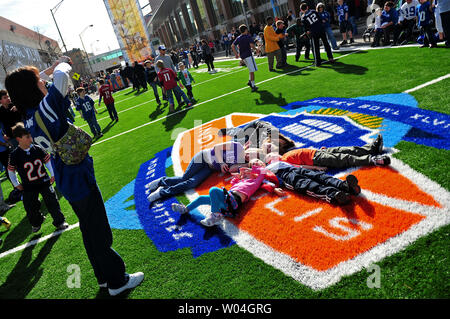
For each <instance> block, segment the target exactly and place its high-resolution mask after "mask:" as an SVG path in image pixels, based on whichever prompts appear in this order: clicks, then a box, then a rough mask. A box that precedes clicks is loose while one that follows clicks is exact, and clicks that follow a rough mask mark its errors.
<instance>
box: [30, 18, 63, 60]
mask: <svg viewBox="0 0 450 319" xmlns="http://www.w3.org/2000/svg"><path fill="white" fill-rule="evenodd" d="M33 29H34V32H35V33H36V42H37V43H38V45H39V48H40V50H39V53H40V55H41V58H42V61H43V62H44V63H46V64H47V65H51V64H52V62H53V61H55V60H57V59H58V56H59V55H60V54H61V50H60V49H59V47H58V46H55V47H52V44H51V42H50V40H48V39H45V37H44V36H43V35H42V33H41V32H40V31H41V29H40V28H39V27H38V26H35V27H34V28H33Z"/></svg>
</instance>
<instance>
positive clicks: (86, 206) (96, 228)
mask: <svg viewBox="0 0 450 319" xmlns="http://www.w3.org/2000/svg"><path fill="white" fill-rule="evenodd" d="M89 188H90V193H89V196H87V197H86V198H84V199H82V200H80V201H77V202H69V203H70V205H71V206H72V208H73V211H74V212H75V214H76V215H77V217H78V220H79V221H80V231H81V235H82V237H83V243H84V247H85V249H86V254H87V256H88V258H89V261H90V262H91V265H92V268H93V270H94V275H95V277H96V278H97V281H98V283H99V284H103V283H107V284H108V288H111V289H117V288H119V287H122V286H123V285H124V284H126V283H127V282H128V278H129V275H128V274H127V273H126V271H125V263H124V262H123V260H122V257H120V255H119V254H118V253H117V252H116V251H115V250H114V249H113V248H112V247H111V246H112V243H113V235H112V232H111V228H110V226H109V222H108V217H107V214H106V209H105V205H104V204H103V198H102V194H101V193H100V190H99V189H98V186H97V184H94V185H90V186H89Z"/></svg>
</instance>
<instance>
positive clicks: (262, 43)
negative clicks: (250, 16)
mask: <svg viewBox="0 0 450 319" xmlns="http://www.w3.org/2000/svg"><path fill="white" fill-rule="evenodd" d="M415 1H416V0H406V2H405V3H404V4H403V5H402V7H401V9H400V16H399V18H398V20H397V18H396V15H395V13H394V11H395V12H396V9H395V7H394V4H393V2H391V1H387V2H386V3H385V4H384V7H383V10H378V12H377V13H376V14H377V18H376V28H375V29H376V30H375V32H376V38H375V41H374V43H375V46H377V45H379V41H380V39H381V38H382V37H384V41H383V43H384V44H388V42H389V36H390V33H393V35H394V43H393V44H399V41H400V40H402V42H401V44H404V43H405V41H409V40H412V39H411V36H412V34H413V33H412V28H413V27H414V26H415V25H417V26H418V27H419V28H420V31H421V32H422V34H423V35H424V44H423V47H426V46H428V45H429V46H430V47H434V46H435V44H436V41H435V39H434V36H433V34H432V30H433V27H434V23H435V22H434V21H435V20H436V27H437V29H438V31H439V30H442V31H439V32H440V33H441V36H442V39H444V38H445V36H446V35H447V33H445V30H448V29H445V28H444V29H440V27H438V21H437V20H438V19H437V17H438V16H437V15H436V14H433V12H434V13H436V10H435V8H436V7H440V11H439V12H440V15H442V16H445V14H446V13H447V12H449V11H450V10H449V9H450V8H447V7H446V6H445V5H448V3H446V2H444V1H441V0H439V4H438V5H437V6H436V1H435V0H432V1H431V2H430V1H429V0H419V1H420V4H417V3H416V2H415ZM337 4H338V6H337V11H336V13H331V12H329V11H328V10H327V8H326V6H325V5H324V4H323V3H319V4H317V6H316V7H310V4H308V3H307V2H302V3H301V4H300V16H299V17H295V15H294V14H293V12H289V14H288V15H287V16H286V17H285V18H283V19H278V18H273V17H267V18H266V25H265V26H261V25H258V24H256V23H252V24H251V25H250V26H247V25H241V26H239V27H238V28H232V29H231V31H230V32H224V34H223V36H222V39H221V41H222V42H220V41H219V40H217V41H215V42H213V41H207V40H206V39H203V40H201V41H199V42H196V43H195V44H193V45H192V46H190V47H189V48H183V49H177V50H175V49H173V50H170V52H168V51H169V50H167V48H166V47H165V46H164V45H161V46H159V47H158V52H159V54H158V55H157V56H155V57H151V58H148V59H146V60H145V61H140V62H139V61H134V62H133V64H132V65H129V63H126V65H125V67H124V68H117V69H114V70H112V71H111V72H101V73H100V74H98V77H97V78H96V79H89V80H87V81H83V82H82V83H81V85H80V86H79V87H78V88H75V89H74V88H70V87H69V83H70V75H69V73H70V72H71V65H72V62H71V59H70V58H68V57H64V56H63V57H61V58H59V59H58V61H56V62H55V63H54V64H53V65H52V66H51V67H49V68H47V69H45V70H43V71H41V72H39V70H37V68H35V67H32V66H25V67H21V68H18V69H17V70H14V71H13V72H11V73H9V74H7V76H6V79H5V87H6V90H0V102H1V106H0V125H1V130H2V132H3V134H0V161H1V163H2V165H3V166H4V167H5V168H6V169H7V175H6V177H7V179H8V181H9V183H11V185H12V187H13V189H14V191H13V192H14V196H12V195H11V194H13V192H12V193H11V194H10V196H9V198H8V203H6V202H5V200H4V198H3V192H1V188H0V195H1V196H0V214H3V213H4V212H6V211H7V210H9V209H11V208H12V207H14V202H17V201H18V200H23V204H24V209H25V212H26V216H27V218H28V220H29V222H30V224H31V226H32V227H31V230H32V232H37V231H39V230H40V228H41V225H42V223H43V222H44V217H43V215H42V213H41V211H40V206H41V204H40V202H39V200H38V196H39V194H40V195H42V197H43V200H44V202H45V204H46V206H47V208H48V210H49V213H50V215H51V216H52V219H53V225H54V226H55V228H56V229H57V230H64V229H67V227H68V226H69V225H68V224H67V223H66V221H65V217H64V214H63V212H62V211H61V208H60V206H59V203H58V197H57V195H56V191H55V188H54V187H53V184H55V183H56V186H57V189H58V190H59V192H60V193H61V194H62V195H63V196H64V197H65V198H66V199H67V200H68V202H69V204H70V205H71V207H72V209H73V210H74V212H75V214H76V215H77V217H78V219H79V223H80V230H81V233H82V237H83V244H84V247H85V249H86V253H87V255H88V258H89V261H90V262H91V265H92V268H93V270H94V274H95V277H96V278H97V281H98V284H99V287H101V288H107V289H108V291H109V293H110V294H111V295H117V294H119V293H121V292H123V291H124V290H127V289H132V288H134V287H136V286H137V285H139V284H140V283H141V282H142V280H143V279H144V274H143V273H141V272H137V273H134V274H128V273H127V271H126V266H125V263H124V261H123V260H122V258H121V256H120V255H119V254H118V253H117V252H116V251H114V250H113V249H112V248H111V245H112V242H113V237H112V232H111V229H110V226H109V223H108V219H107V214H106V210H105V205H104V202H103V198H102V196H101V192H100V190H99V188H98V185H97V182H96V177H95V173H94V165H93V158H92V157H91V156H90V155H89V153H88V151H89V147H90V145H91V143H92V139H91V137H90V136H87V135H86V134H85V132H84V131H83V130H80V129H79V128H77V127H76V126H74V125H73V122H74V117H75V114H74V113H73V110H72V107H71V101H70V100H69V97H70V98H71V99H72V103H73V104H74V105H75V107H76V110H77V111H79V112H80V114H81V117H82V118H83V119H84V120H85V121H86V122H87V123H88V125H89V128H90V130H91V132H92V134H93V136H94V138H101V137H102V136H103V133H102V130H101V128H100V126H99V124H98V121H97V119H96V114H97V112H98V111H97V109H96V106H95V102H94V100H93V99H92V98H91V97H90V96H89V94H92V93H97V92H98V94H99V101H98V106H100V105H101V102H102V100H103V102H104V104H105V106H106V108H107V110H108V113H109V116H110V119H111V122H116V123H117V122H118V121H119V117H118V112H117V110H116V108H115V105H114V98H113V93H114V92H116V91H118V90H121V89H124V88H127V87H129V86H132V87H133V91H137V93H139V92H140V91H141V90H142V92H143V91H147V90H148V86H151V87H152V90H153V94H154V96H155V100H156V103H157V104H158V105H160V104H161V100H164V101H167V103H168V104H169V112H175V100H177V102H178V106H179V107H183V106H187V107H191V106H192V105H193V103H195V102H196V99H195V98H194V93H193V90H192V85H193V83H195V79H194V77H193V76H192V74H191V72H190V71H189V69H191V68H198V64H199V63H200V62H201V61H203V62H204V63H205V64H206V65H207V67H208V71H209V72H210V73H215V67H214V52H215V50H217V49H218V47H219V46H220V45H222V48H223V49H224V50H225V51H226V55H227V56H228V55H232V54H234V56H235V57H236V58H239V59H240V60H241V61H242V65H245V66H246V67H247V68H248V71H249V81H248V83H247V84H248V86H250V88H251V90H252V91H257V90H258V88H257V87H256V85H255V72H256V71H257V70H258V68H257V66H256V63H255V59H254V56H255V55H266V56H267V59H268V62H269V63H268V68H269V71H275V68H284V67H285V66H287V65H288V64H287V50H288V39H289V38H291V39H294V40H295V44H296V55H295V60H296V61H298V60H299V59H300V56H301V51H302V50H303V48H304V49H305V58H306V59H309V54H310V51H312V54H313V56H314V63H315V66H317V67H318V66H320V65H321V64H322V59H321V57H320V42H321V43H322V45H323V46H324V48H325V51H326V54H327V57H328V60H329V62H330V63H332V62H333V61H334V59H333V53H332V49H337V48H338V45H337V42H336V39H335V38H334V35H333V32H332V29H331V22H332V21H334V20H333V18H332V17H333V16H336V21H338V22H339V29H340V32H341V34H342V37H343V41H342V42H341V44H340V45H341V46H342V45H347V44H352V43H354V39H353V36H354V35H355V34H356V33H357V30H355V28H354V27H353V22H352V20H353V19H352V18H351V17H352V16H351V13H349V12H350V10H349V7H348V5H347V4H346V3H345V2H344V0H338V2H337ZM443 4H444V5H443ZM443 14H444V15H443ZM378 17H379V18H378ZM433 17H435V18H434V19H433ZM442 24H443V25H444V26H445V27H446V28H447V27H448V15H447V19H442ZM347 36H348V37H347ZM275 59H276V65H275V67H274V62H275ZM183 89H185V90H186V92H185V91H183ZM159 92H161V94H160V93H159ZM68 119H69V120H68ZM219 132H220V134H221V135H229V136H231V137H232V141H231V142H226V143H221V144H217V145H215V146H214V147H213V148H211V149H205V150H202V151H200V152H199V153H197V154H195V155H194V156H193V158H192V160H191V163H190V164H189V166H188V168H187V169H186V171H185V172H184V174H183V175H182V176H179V177H162V178H160V179H157V180H154V181H153V182H151V183H150V184H149V185H148V186H149V188H148V189H149V191H150V194H149V195H148V197H147V199H148V201H149V202H150V203H153V202H155V201H157V200H161V199H165V198H168V197H171V196H175V195H178V194H180V193H183V192H185V191H187V190H188V189H191V188H194V187H196V186H197V185H199V184H200V183H201V182H202V181H204V180H205V179H206V178H207V177H208V176H209V175H210V174H211V173H212V172H214V171H220V172H222V173H231V174H233V180H232V187H231V188H230V190H226V189H219V188H217V187H213V188H211V189H210V191H209V195H204V196H200V197H198V199H196V200H195V201H193V202H192V203H190V204H189V205H187V206H185V205H182V204H173V206H172V209H173V210H174V211H177V212H180V213H182V214H184V213H188V212H190V211H191V210H192V209H194V208H196V207H198V206H199V205H205V204H207V205H210V206H211V214H210V215H209V216H207V217H206V218H205V219H204V220H202V221H201V223H202V224H203V225H205V226H208V227H210V226H213V225H217V224H219V223H221V222H222V221H223V219H224V217H231V218H234V217H236V215H237V214H238V213H239V211H240V209H242V207H243V206H244V205H245V202H247V201H248V200H249V198H250V197H251V196H252V194H254V193H255V192H256V191H257V190H258V189H259V188H264V189H266V190H268V191H270V192H274V193H275V194H277V195H278V196H283V195H284V194H285V190H284V189H283V188H285V189H287V190H291V191H295V192H298V193H300V194H303V195H306V196H312V197H315V198H318V199H321V200H324V201H326V202H328V203H330V204H336V205H345V204H347V203H349V202H350V201H351V200H352V196H358V195H359V194H360V192H361V188H360V187H359V185H358V180H357V179H356V177H355V176H353V175H348V176H347V177H346V179H345V180H341V179H337V178H334V177H332V176H330V175H327V174H326V173H325V172H324V171H325V170H326V169H327V168H339V169H341V168H348V167H354V166H369V165H376V166H386V165H389V164H390V162H391V160H390V157H389V156H388V155H385V154H383V138H382V136H381V135H379V136H378V137H377V138H375V139H374V140H373V141H372V142H371V143H369V144H367V145H364V146H362V147H357V146H355V147H332V148H322V149H319V150H316V149H309V148H308V149H306V148H298V147H297V146H296V144H295V143H294V142H293V141H292V140H291V139H289V138H288V137H286V136H284V135H282V134H281V133H280V132H279V130H278V129H277V128H276V127H274V126H272V125H271V124H270V123H267V122H264V121H260V120H258V121H254V122H251V123H250V124H248V125H247V126H246V127H245V128H224V129H222V130H220V131H219ZM248 132H251V133H250V134H248ZM50 153H51V155H50ZM17 174H18V175H19V178H18V177H17ZM0 223H1V224H4V225H5V226H6V227H7V229H9V227H10V226H11V223H10V222H9V221H8V219H6V218H5V217H1V218H0Z"/></svg>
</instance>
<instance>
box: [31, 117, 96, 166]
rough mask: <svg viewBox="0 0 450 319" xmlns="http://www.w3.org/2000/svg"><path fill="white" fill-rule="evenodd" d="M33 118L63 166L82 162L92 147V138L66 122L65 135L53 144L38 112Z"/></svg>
mask: <svg viewBox="0 0 450 319" xmlns="http://www.w3.org/2000/svg"><path fill="white" fill-rule="evenodd" d="M35 118H36V123H37V124H38V126H39V127H40V128H41V129H42V131H44V133H45V134H46V135H47V136H48V138H49V139H50V142H51V144H52V148H53V149H54V150H55V152H56V153H58V155H59V157H61V160H62V161H63V162H64V164H66V165H76V164H79V163H81V161H83V160H84V158H85V157H86V155H87V153H88V151H89V149H90V148H91V145H92V137H91V136H90V135H89V134H88V133H86V132H85V131H83V130H82V129H81V128H79V127H77V126H75V125H73V124H72V123H70V122H67V124H68V125H69V129H68V130H67V132H66V134H64V136H63V137H61V138H60V139H59V141H57V142H54V141H53V140H52V138H51V136H50V133H49V132H48V130H47V128H46V127H45V125H44V122H43V121H42V118H41V116H40V115H39V112H38V111H36V113H35Z"/></svg>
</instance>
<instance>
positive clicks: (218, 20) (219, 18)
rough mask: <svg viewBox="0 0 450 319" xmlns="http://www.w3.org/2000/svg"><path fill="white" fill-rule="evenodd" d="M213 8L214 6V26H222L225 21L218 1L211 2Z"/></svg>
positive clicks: (212, 0)
mask: <svg viewBox="0 0 450 319" xmlns="http://www.w3.org/2000/svg"><path fill="white" fill-rule="evenodd" d="M211 6H212V14H213V20H214V25H218V24H222V23H223V21H224V19H225V18H224V15H223V12H222V7H221V6H219V3H218V1H217V0H211Z"/></svg>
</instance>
